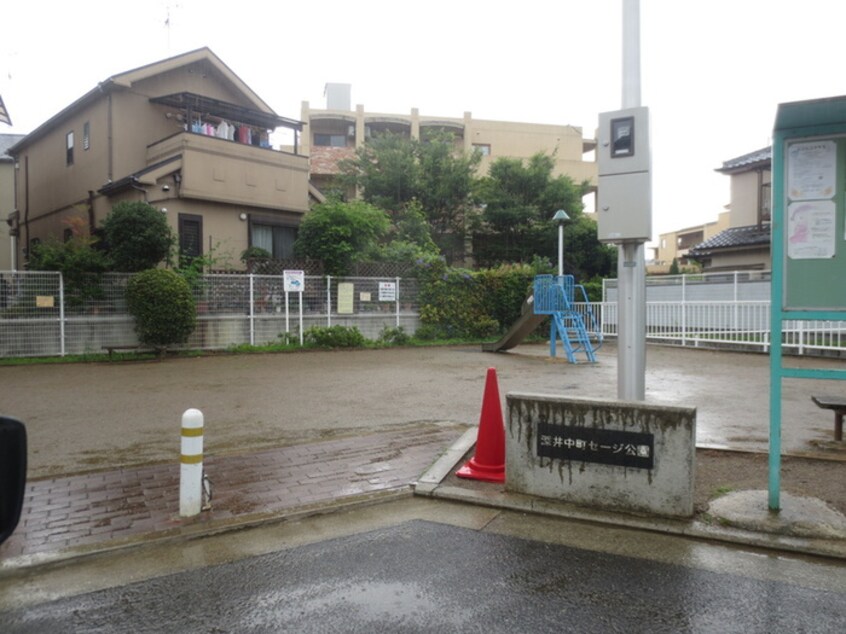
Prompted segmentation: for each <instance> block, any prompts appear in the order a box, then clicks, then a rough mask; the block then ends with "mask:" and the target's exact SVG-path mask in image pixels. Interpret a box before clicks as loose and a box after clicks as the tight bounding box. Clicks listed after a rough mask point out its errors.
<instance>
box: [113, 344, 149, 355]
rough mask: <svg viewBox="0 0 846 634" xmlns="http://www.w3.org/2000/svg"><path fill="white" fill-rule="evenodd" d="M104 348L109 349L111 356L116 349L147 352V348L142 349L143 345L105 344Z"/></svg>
mask: <svg viewBox="0 0 846 634" xmlns="http://www.w3.org/2000/svg"><path fill="white" fill-rule="evenodd" d="M103 350H107V351H108V353H109V357H111V356H112V353H113V352H114V351H115V350H135V351H137V352H147V349H146V348H144V349H142V348H141V346H103Z"/></svg>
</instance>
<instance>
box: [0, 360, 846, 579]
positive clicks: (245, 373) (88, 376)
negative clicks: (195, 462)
mask: <svg viewBox="0 0 846 634" xmlns="http://www.w3.org/2000/svg"><path fill="white" fill-rule="evenodd" d="M518 350H521V352H520V353H519V354H513V353H512V354H507V355H491V354H486V353H480V352H478V350H475V349H467V348H447V349H438V350H422V351H418V350H405V351H394V350H387V351H365V352H361V353H358V352H351V353H313V354H312V353H309V354H303V355H263V356H257V357H219V358H207V359H198V360H192V359H187V360H174V361H173V362H171V361H169V362H166V363H164V364H125V365H124V364H115V365H111V366H109V365H99V364H95V365H90V366H87V365H83V366H64V367H62V368H59V369H58V370H56V369H53V368H47V367H45V368H34V367H33V368H23V369H22V370H23V372H21V373H20V374H19V375H18V374H16V373H15V372H14V370H16V368H2V370H5V371H6V372H4V373H3V377H2V378H3V381H4V383H3V385H4V390H15V389H16V387H15V386H16V382H17V383H18V385H19V386H20V388H21V389H20V392H21V393H22V394H23V395H24V396H21V394H20V393H18V392H17V391H16V392H15V395H16V396H15V399H14V402H16V403H27V404H28V405H27V407H30V410H29V411H30V412H31V413H32V414H33V416H32V419H33V429H34V433H33V435H32V440H31V443H32V444H31V447H32V448H33V449H34V450H35V451H36V452H38V456H39V458H38V461H41V463H40V464H42V465H43V467H44V468H45V469H46V468H49V464H50V463H49V459H45V456H48V457H49V456H50V455H53V453H55V452H60V451H61V449H62V442H61V438H64V437H65V436H67V435H70V436H71V437H73V436H75V435H78V436H84V437H85V438H86V441H87V442H89V444H91V445H92V446H93V447H92V448H90V449H89V451H91V452H94V453H96V454H97V455H98V456H99V455H100V454H102V455H109V452H110V451H114V448H115V446H118V447H120V446H122V445H126V446H127V447H129V448H131V447H133V446H135V445H134V444H133V443H134V442H135V436H133V435H132V434H133V433H135V434H137V433H138V431H137V430H134V431H132V430H131V429H130V428H131V427H133V425H129V427H127V431H126V435H125V437H124V436H122V435H121V433H120V430H121V429H122V428H121V427H120V425H121V424H125V422H126V420H129V421H130V422H132V423H137V425H135V426H140V427H142V432H141V434H140V438H141V439H142V441H141V442H142V443H143V438H147V439H150V440H149V442H150V444H156V443H160V442H166V443H167V444H168V445H169V446H170V448H169V449H168V451H169V452H171V453H174V452H175V450H176V448H177V447H178V439H177V438H175V437H174V436H175V434H174V433H173V432H174V429H173V428H174V422H173V420H172V419H173V416H172V415H170V414H169V415H168V418H169V419H171V420H167V421H165V422H164V423H162V422H161V421H159V422H155V420H154V419H156V417H157V416H162V411H163V410H162V409H160V408H161V407H162V406H163V405H166V406H167V407H168V408H171V409H173V408H174V407H176V406H181V404H183V403H185V402H186V401H187V402H189V403H190V404H191V405H195V404H196V400H194V399H193V397H192V395H194V396H198V397H199V398H201V399H206V402H208V403H214V404H215V405H216V406H217V408H216V409H215V408H212V409H211V411H212V412H214V419H213V421H212V422H211V423H208V422H207V428H208V429H209V430H212V431H213V433H216V434H218V433H219V434H220V435H223V436H228V437H232V438H238V439H239V442H238V443H237V445H238V447H239V448H240V450H239V451H237V452H236V451H234V450H233V447H232V446H229V447H228V448H229V450H228V451H225V450H218V451H211V452H209V455H208V456H207V458H206V472H207V474H208V475H209V478H210V479H211V481H212V484H213V494H214V497H213V499H212V508H211V510H210V511H205V512H203V513H201V514H200V516H198V517H197V518H190V519H184V518H179V517H178V515H177V513H178V475H179V467H178V463H177V462H176V460H174V461H173V462H169V463H163V462H158V463H156V464H143V463H144V462H147V463H149V459H148V458H147V457H146V454H144V453H143V452H140V455H135V454H134V453H133V451H127V454H126V455H128V456H129V457H128V458H127V457H126V455H123V454H122V455H120V456H118V458H117V459H118V460H119V462H120V463H126V464H123V466H120V467H116V468H102V469H99V470H95V471H91V472H88V473H80V474H76V475H67V476H65V475H58V476H56V477H53V478H43V477H42V478H36V479H32V480H31V481H30V482H29V484H28V497H27V501H26V502H25V506H24V514H23V516H22V519H21V523H20V525H19V527H18V529H17V531H16V533H15V534H14V535H13V536H12V538H11V539H10V540H9V541H7V542H6V543H5V544H3V545H2V546H0V578H2V577H4V576H9V575H15V574H16V573H17V572H20V571H26V570H33V569H35V568H37V567H38V566H41V565H46V564H49V563H50V562H60V561H67V560H71V559H74V558H80V557H82V556H85V555H91V554H94V553H98V552H104V551H117V550H120V549H123V548H125V547H128V546H135V547H137V546H139V545H142V544H147V543H150V542H162V543H163V542H167V541H173V540H176V541H179V540H185V539H189V538H197V537H199V536H203V535H209V534H215V533H226V532H229V531H234V530H236V529H237V530H241V529H243V528H244V527H247V526H256V525H262V524H265V523H274V522H279V521H290V520H292V519H296V518H299V517H305V516H309V515H313V514H321V513H327V512H330V511H337V510H338V509H342V508H347V507H353V506H359V505H362V504H364V505H371V508H372V509H373V512H374V513H380V512H381V510H380V509H381V508H382V506H381V505H380V504H377V503H378V502H382V501H384V500H385V499H386V498H393V497H402V496H407V495H409V494H410V491H411V487H410V485H411V483H412V482H415V481H418V489H419V491H418V492H421V491H423V490H425V489H426V488H427V487H428V488H429V490H428V492H427V494H431V493H432V492H433V491H434V490H435V489H437V488H438V487H441V483H442V482H443V480H444V479H445V478H446V476H447V474H448V472H449V469H451V468H453V467H454V466H455V465H457V464H458V462H459V461H460V460H461V459H462V457H464V455H465V453H466V452H467V451H468V450H469V448H470V447H471V446H472V441H473V439H474V438H475V431H474V430H473V429H469V430H468V427H469V426H470V425H475V424H476V423H477V422H478V414H479V405H480V402H481V395H482V386H483V381H484V376H485V369H486V368H487V367H497V369H498V372H499V377H500V387H501V389H500V391H501V393H502V394H503V395H504V394H505V393H506V392H507V391H509V390H515V389H520V390H527V389H530V390H533V391H538V392H547V393H555V392H563V393H567V394H571V395H580V396H596V397H599V396H602V395H604V396H605V397H611V396H609V394H608V392H609V390H611V391H613V385H615V383H613V381H614V379H615V373H616V366H615V364H614V361H613V357H612V356H610V355H611V354H613V348H611V349H610V350H609V349H603V352H602V354H601V356H600V362H599V363H598V364H595V365H579V366H571V365H569V364H566V363H565V362H561V361H560V360H550V359H549V358H547V357H546V356H545V353H546V347H545V346H524V347H521V348H520V349H518ZM380 355H381V356H380ZM649 358H650V359H651V362H652V364H653V365H652V368H651V369H650V370H649V376H648V379H647V389H648V400H652V401H653V402H660V403H664V404H684V405H694V406H697V407H698V410H699V421H700V422H701V423H702V424H701V425H700V426H699V428H698V435H697V444H698V445H700V446H715V445H716V446H720V447H730V448H748V447H749V446H752V447H754V448H757V449H761V448H764V449H765V447H766V442H765V439H766V433H767V432H766V428H767V425H766V422H765V421H764V420H763V418H764V416H765V412H766V399H767V394H766V389H765V385H766V381H765V380H764V378H763V377H764V376H765V375H766V367H767V366H766V363H767V359H766V357H760V356H756V355H749V354H737V353H734V354H732V353H716V352H708V351H689V350H678V349H664V348H650V351H649ZM841 363H842V362H840V361H826V360H808V359H804V360H797V364H799V365H805V366H808V365H812V366H813V367H817V366H819V365H823V366H832V365H838V364H841ZM691 368H693V369H691ZM356 369H357V370H356ZM189 370H190V371H189ZM68 374H71V375H75V378H74V380H70V381H69V386H70V387H68V386H65V385H64V384H62V383H60V382H58V383H57V382H56V381H59V380H60V377H61V376H67V375H68ZM48 375H49V376H48ZM39 377H40V378H41V379H42V380H44V381H46V383H48V384H50V385H51V386H52V385H55V386H56V390H55V391H56V394H55V395H54V396H55V399H53V398H51V399H49V401H48V400H47V399H43V398H42V399H39V396H38V389H37V387H38V386H37V380H36V379H38V378H39ZM249 377H255V383H257V384H259V387H260V388H261V393H262V397H261V399H259V402H258V404H257V403H252V402H251V401H250V398H246V399H245V397H243V396H242V395H241V390H242V389H247V388H245V387H244V385H245V384H246V382H247V381H248V380H249ZM281 377H284V378H285V379H286V380H285V381H283V380H282V378H281ZM293 377H298V379H297V380H294V379H293ZM321 381H322V382H321ZM345 381H348V383H345ZM229 383H231V384H233V385H234V386H235V387H236V388H237V389H236V391H235V394H237V395H238V396H237V398H233V397H232V392H230V391H228V390H229V388H230V387H231V386H229ZM799 383H800V382H796V381H794V382H792V386H791V388H790V389H788V390H786V394H785V401H786V404H785V412H786V418H785V434H784V436H785V439H786V440H785V442H786V445H787V446H788V447H790V448H793V449H794V450H796V451H797V452H800V453H802V454H813V453H814V452H820V451H824V452H826V451H828V452H830V451H831V450H832V449H831V443H830V437H831V421H830V417H829V416H828V412H821V411H819V410H817V409H816V408H815V406H813V404H811V403H810V399H809V397H808V393H809V392H810V391H811V390H816V389H818V388H819V389H822V388H823V387H824V386H825V382H814V381H805V382H801V385H800V384H799ZM818 384H822V385H818ZM127 385H131V387H130V388H127V387H126V386H127ZM274 385H276V386H277V389H276V390H275V391H274V390H273V389H272V387H273V386H274ZM85 386H87V387H85ZM119 386H123V388H120V387H119ZM315 386H317V387H319V388H320V389H319V390H318V391H314V390H315ZM327 386H330V387H331V389H327ZM365 386H366V387H365ZM283 387H284V389H283ZM40 389H43V384H42V386H41V388H40ZM51 389H52V388H51ZM67 389H71V390H76V392H77V393H76V395H75V398H76V399H78V401H76V402H78V403H79V404H80V409H81V411H79V412H73V414H72V415H70V416H69V417H64V418H69V420H64V419H62V417H61V416H59V415H58V414H56V412H58V411H59V410H62V409H64V408H65V407H66V405H67V404H66V403H64V402H63V400H62V398H63V395H64V394H65V390H67ZM121 389H124V392H121ZM85 390H92V391H93V393H94V394H96V397H94V396H89V397H88V398H89V399H91V400H92V401H93V402H92V403H88V402H87V401H86V400H85V398H84V397H85V393H86V392H85ZM80 392H81V394H80ZM151 393H154V394H155V395H156V398H155V399H152V400H151V399H150V398H149V396H150V394H151ZM8 394H11V392H6V393H4V397H6V396H7V395H8ZM713 394H722V395H724V397H723V398H721V399H714V398H713ZM26 395H28V398H29V401H27V398H26ZM136 395H142V396H143V397H144V399H145V402H147V403H148V404H149V408H148V410H149V411H147V410H143V411H142V410H139V409H135V406H134V405H133V399H134V398H135V396H136ZM255 395H256V393H255V392H249V396H250V397H252V396H255ZM127 399H128V400H127ZM248 401H250V402H249V406H248V404H247V402H248ZM8 402H11V401H8V400H4V406H5V404H6V403H8ZM260 405H263V406H265V407H267V408H268V411H269V412H271V413H276V412H282V413H280V414H278V420H279V423H276V424H277V425H278V427H272V425H271V424H270V423H266V422H263V423H262V424H256V425H254V427H253V428H252V429H250V425H249V424H244V425H241V426H240V428H239V429H238V430H230V429H229V427H227V424H228V422H230V421H234V423H237V421H238V416H239V415H243V416H244V418H245V420H250V419H251V417H253V416H255V415H256V414H255V412H256V411H257V410H256V408H257V407H258V406H260ZM50 412H53V414H52V415H51V414H50ZM4 413H11V414H13V415H14V414H16V413H17V412H4ZM171 414H172V413H171ZM265 415H266V416H267V414H265ZM274 415H275V414H274ZM18 416H19V417H20V418H23V419H25V420H26V419H27V418H28V417H27V416H26V415H25V414H24V415H21V414H18ZM149 421H153V422H149ZM59 422H61V423H62V424H63V426H67V429H63V430H62V431H61V434H64V435H65V436H62V435H61V434H60V433H59V425H58V423H59ZM113 422H114V427H115V429H117V430H118V433H117V434H115V433H113V432H114V431H115V429H113V428H112V426H111V425H112V423H113ZM157 425H158V426H157ZM104 426H105V427H104ZM104 429H106V430H108V432H109V433H103V430H104ZM177 429H178V428H177ZM271 429H272V431H273V433H272V434H269V430H271ZM163 430H166V431H163ZM465 431H466V433H465ZM250 434H254V436H253V435H250ZM53 435H56V436H61V438H58V437H57V438H53V437H52V436H53ZM262 435H263V436H264V442H276V443H288V444H286V445H285V446H277V447H272V448H268V447H266V446H262V444H261V442H260V441H258V440H255V438H256V437H257V436H262ZM115 436H117V437H115ZM161 436H164V437H165V438H164V441H161V440H153V439H157V438H159V437H161ZM321 438H322V439H321ZM762 438H763V439H764V440H762ZM174 441H176V442H174ZM98 443H100V445H102V449H97V446H98ZM74 446H75V445H73V444H72V445H71V451H70V453H72V452H73V449H72V448H73V447H74ZM212 446H214V445H212ZM97 452H100V453H97ZM439 458H440V460H439ZM45 460H46V461H45ZM134 461H135V462H141V463H142V464H134ZM439 463H442V465H441V467H440V468H434V470H433V465H435V466H437V465H438V464H439ZM443 465H446V467H444V466H443ZM423 492H425V491H423ZM444 493H447V494H449V495H447V496H446V497H449V496H450V495H451V496H452V498H451V499H456V500H461V501H462V502H471V503H473V504H476V505H488V506H492V507H498V508H513V509H517V510H521V511H531V512H532V513H544V512H549V513H552V514H558V515H559V516H562V517H570V518H575V519H578V520H581V521H591V522H601V523H607V524H612V525H615V524H616V525H622V526H628V527H629V528H634V529H639V530H648V531H657V532H669V533H677V534H680V535H689V536H693V537H699V538H705V539H718V540H725V541H729V542H735V543H741V544H748V545H754V546H756V547H766V548H774V549H777V550H779V549H780V550H785V551H794V552H810V553H815V554H821V555H825V556H831V557H837V558H840V559H843V558H846V543H844V540H824V541H823V542H818V541H815V538H814V537H813V536H811V537H808V538H802V539H796V538H793V537H784V536H775V537H773V536H764V537H761V535H755V534H754V533H750V532H748V531H746V532H744V531H738V530H734V529H731V528H728V527H723V526H720V525H716V526H702V525H697V524H696V523H695V522H660V521H655V522H651V523H650V522H647V523H643V522H642V521H640V520H637V521H633V520H632V518H630V517H626V516H621V515H617V516H614V515H613V514H594V513H592V512H591V511H589V510H580V511H578V512H576V513H570V512H569V511H566V512H563V513H562V511H561V507H560V506H559V507H557V508H556V509H553V508H552V506H554V505H547V507H546V508H541V506H543V505H540V506H539V505H538V504H537V503H536V502H532V503H531V504H529V506H526V503H525V500H519V499H517V498H515V497H513V496H507V495H504V494H503V492H501V491H494V492H491V491H487V492H485V491H482V493H481V494H480V493H479V488H478V487H474V486H472V485H471V486H466V487H465V488H463V489H461V488H459V489H458V490H457V492H456V487H454V486H452V487H450V486H449V485H448V486H445V487H441V488H440V494H444ZM515 500H517V501H516V502H515ZM820 543H822V547H819V544H820ZM832 543H833V544H834V547H833V548H832V547H831V544H832Z"/></svg>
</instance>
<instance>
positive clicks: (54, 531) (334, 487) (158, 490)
mask: <svg viewBox="0 0 846 634" xmlns="http://www.w3.org/2000/svg"><path fill="white" fill-rule="evenodd" d="M463 431H464V428H462V427H460V426H455V425H445V426H443V427H439V428H434V429H433V428H431V427H430V426H425V427H424V428H421V430H420V431H416V432H415V431H412V432H409V431H408V430H403V431H392V432H383V433H376V434H370V435H364V436H355V437H350V438H344V439H338V440H330V441H323V442H316V443H311V444H302V445H294V446H289V447H282V448H279V449H273V450H268V451H262V452H258V453H250V454H248V455H230V456H220V457H216V456H207V458H206V460H205V463H204V469H205V472H206V474H207V475H208V477H209V479H210V480H211V482H212V494H213V497H212V508H211V510H209V511H205V512H202V513H201V514H200V515H199V516H198V517H195V518H188V519H185V518H180V517H179V465H176V464H170V465H154V466H146V467H140V468H131V469H130V468H127V469H120V470H117V471H104V472H97V473H90V474H85V475H77V476H71V477H66V478H54V479H48V480H38V481H33V482H29V483H28V484H27V497H26V500H25V502H24V508H23V512H22V514H21V520H20V523H19V525H18V528H17V530H16V531H15V533H14V534H13V535H12V536H11V537H10V538H9V539H8V540H7V541H6V542H5V543H4V544H3V545H2V546H0V570H2V569H3V568H7V569H9V568H17V567H19V566H21V565H27V564H28V563H36V562H40V561H49V560H51V559H53V558H61V557H63V556H67V555H68V554H70V553H73V554H78V553H84V552H87V551H89V550H90V551H93V550H102V549H104V548H109V547H111V546H120V545H123V544H125V543H127V542H131V541H133V540H138V539H139V538H144V539H151V538H156V537H168V536H171V535H185V534H191V533H194V532H203V533H207V532H209V531H213V530H214V529H216V528H220V529H222V528H224V527H225V526H227V525H228V524H232V523H233V522H235V523H238V524H243V523H249V522H251V521H255V522H259V521H261V520H262V519H264V518H267V517H273V516H278V515H280V514H282V513H285V512H296V511H297V510H301V509H302V510H306V509H308V508H309V507H314V506H315V505H325V504H326V503H328V502H332V501H334V502H335V503H338V504H343V503H344V501H345V500H346V501H353V500H356V501H358V500H360V499H361V498H362V497H363V496H368V495H379V494H386V493H389V492H399V491H402V490H406V489H408V488H409V485H410V483H412V482H414V481H415V480H416V479H417V478H418V477H419V476H420V474H422V473H423V472H424V471H425V470H426V469H427V467H428V466H429V465H431V463H432V462H433V461H434V460H435V459H436V458H437V457H438V455H439V454H441V453H442V452H443V451H445V450H446V449H448V448H449V446H450V445H451V444H452V443H453V442H454V441H455V440H456V439H457V438H459V437H460V436H461V434H462V432H463Z"/></svg>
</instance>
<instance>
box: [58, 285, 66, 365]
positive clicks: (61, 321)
mask: <svg viewBox="0 0 846 634" xmlns="http://www.w3.org/2000/svg"><path fill="white" fill-rule="evenodd" d="M59 350H60V354H59V356H62V357H63V356H65V279H64V277H63V276H62V274H61V273H59Z"/></svg>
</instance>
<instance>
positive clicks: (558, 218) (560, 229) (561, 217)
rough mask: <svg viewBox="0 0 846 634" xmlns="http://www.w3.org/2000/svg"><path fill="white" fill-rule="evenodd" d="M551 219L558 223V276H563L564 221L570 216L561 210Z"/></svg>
mask: <svg viewBox="0 0 846 634" xmlns="http://www.w3.org/2000/svg"><path fill="white" fill-rule="evenodd" d="M552 219H553V220H554V221H555V222H557V223H558V276H559V277H561V276H562V275H564V221H565V220H569V219H570V216H568V215H567V212H566V211H564V210H563V209H559V210H558V211H556V212H555V215H554V216H553V217H552Z"/></svg>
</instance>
